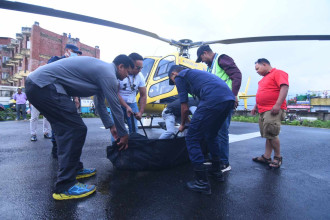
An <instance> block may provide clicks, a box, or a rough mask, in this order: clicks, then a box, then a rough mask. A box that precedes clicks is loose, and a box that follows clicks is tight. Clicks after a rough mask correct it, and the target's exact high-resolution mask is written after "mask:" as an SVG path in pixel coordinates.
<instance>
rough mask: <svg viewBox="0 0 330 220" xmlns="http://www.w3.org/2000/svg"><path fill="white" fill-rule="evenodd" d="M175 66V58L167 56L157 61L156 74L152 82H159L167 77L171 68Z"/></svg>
mask: <svg viewBox="0 0 330 220" xmlns="http://www.w3.org/2000/svg"><path fill="white" fill-rule="evenodd" d="M174 64H175V56H167V57H165V58H163V59H162V60H161V61H159V64H158V68H157V72H156V73H155V75H154V80H159V79H162V78H164V77H167V75H168V74H167V73H168V71H169V69H170V68H171V66H173V65H174Z"/></svg>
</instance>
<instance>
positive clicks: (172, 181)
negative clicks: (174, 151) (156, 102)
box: [0, 119, 330, 220]
mask: <svg viewBox="0 0 330 220" xmlns="http://www.w3.org/2000/svg"><path fill="white" fill-rule="evenodd" d="M84 121H85V122H86V124H87V126H88V136H87V139H86V143H85V146H84V149H83V154H82V161H83V162H84V165H85V167H95V168H96V169H97V174H96V176H94V177H91V178H88V179H86V180H84V181H83V182H84V183H89V184H95V185H97V192H96V193H94V194H93V195H92V196H89V197H87V198H84V199H80V200H70V201H55V200H53V198H52V196H51V195H52V190H53V184H54V181H55V179H56V170H57V161H56V160H54V159H52V157H51V156H50V151H51V142H50V140H47V139H44V138H43V137H42V131H41V127H42V121H41V120H39V127H38V131H39V133H38V141H37V142H31V141H30V135H29V122H23V121H22V122H21V121H19V122H0V173H1V178H0V185H1V191H0V219H148V220H149V219H330V209H329V208H330V205H329V204H330V164H329V158H330V130H329V129H320V128H305V127H294V126H282V132H281V135H280V139H281V146H282V155H283V165H282V167H281V168H280V169H277V170H273V169H271V170H269V169H267V168H266V167H265V166H263V165H261V164H257V163H254V162H253V161H252V160H251V158H252V157H254V156H259V155H261V154H262V153H263V149H264V143H265V140H264V139H262V138H261V137H256V135H255V134H256V133H255V132H258V126H257V124H250V123H240V122H232V125H231V129H230V134H231V144H230V163H231V166H232V170H231V171H229V172H227V173H225V179H226V180H225V182H223V183H218V182H215V181H211V186H212V195H210V196H206V195H201V194H198V193H193V192H190V191H188V190H186V189H185V187H184V186H185V182H186V181H189V180H191V178H192V177H193V173H192V170H191V167H190V164H186V165H183V166H180V167H177V168H174V169H170V170H164V171H158V172H128V171H117V170H116V169H114V168H113V167H112V164H111V162H110V161H109V160H108V159H107V158H106V146H107V145H108V144H109V142H110V136H109V131H108V130H104V129H102V128H100V127H102V123H101V121H100V120H99V119H84ZM160 132H161V130H160V129H152V130H151V131H148V133H149V135H153V136H158V135H159V134H160ZM247 134H254V135H247ZM244 135H245V136H244ZM240 137H244V138H240Z"/></svg>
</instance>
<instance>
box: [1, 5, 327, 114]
mask: <svg viewBox="0 0 330 220" xmlns="http://www.w3.org/2000/svg"><path fill="white" fill-rule="evenodd" d="M0 8H3V9H8V10H15V11H21V12H27V13H34V14H40V15H46V16H52V17H58V18H64V19H70V20H76V21H80V22H86V23H91V24H97V25H102V26H107V27H112V28H117V29H121V30H125V31H130V32H133V33H136V34H141V35H144V36H148V37H151V38H154V39H157V40H160V41H163V42H166V43H169V44H170V45H172V46H175V47H177V48H178V52H177V53H173V54H170V55H167V56H163V57H151V56H150V57H145V59H144V62H143V69H142V71H141V72H142V73H143V75H144V77H145V79H146V87H147V106H146V108H145V113H147V114H151V115H152V114H160V113H161V111H162V110H163V109H164V107H165V106H166V104H167V103H169V101H170V98H171V97H173V96H175V95H177V90H176V88H175V86H171V85H169V83H168V74H167V72H168V70H169V69H170V67H171V66H172V65H182V66H185V67H188V68H193V69H200V70H205V69H206V66H205V65H204V64H200V63H195V61H193V60H190V59H189V49H191V48H196V47H200V46H201V45H204V44H238V43H249V42H265V41H297V40H330V35H286V36H262V37H246V38H236V39H226V40H215V41H205V42H204V41H198V42H193V41H192V40H189V39H183V40H179V41H175V40H172V39H171V40H170V39H166V38H163V37H160V36H158V35H157V34H155V33H152V32H149V31H146V30H142V29H139V28H135V27H132V26H127V25H123V24H119V23H115V22H112V21H107V20H103V19H99V18H94V17H90V16H85V15H81V14H76V13H71V12H66V11H61V10H56V9H52V8H47V7H42V6H38V5H32V4H26V3H21V2H10V1H0ZM249 83H250V78H249V79H248V82H247V85H246V87H245V91H244V92H239V94H238V97H239V99H243V100H244V106H245V108H246V109H247V99H248V98H249V97H253V96H255V95H247V90H248V86H249ZM137 100H139V94H138V95H137Z"/></svg>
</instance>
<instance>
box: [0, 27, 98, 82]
mask: <svg viewBox="0 0 330 220" xmlns="http://www.w3.org/2000/svg"><path fill="white" fill-rule="evenodd" d="M66 44H74V45H76V46H77V47H78V48H79V49H80V51H81V52H82V56H91V57H95V58H98V59H99V58H100V49H99V47H98V46H95V47H91V46H88V45H86V44H83V43H81V42H80V40H79V38H71V34H69V36H68V35H67V34H66V33H63V34H62V35H59V34H56V33H54V32H51V31H49V30H46V29H43V28H41V27H40V26H39V23H38V22H35V23H34V25H33V26H32V27H22V31H21V33H17V34H16V39H13V38H7V37H0V85H5V86H24V84H25V79H26V77H27V76H28V74H29V73H30V72H32V71H34V70H35V69H37V68H38V67H39V66H42V65H45V64H47V61H48V60H49V59H50V58H51V57H52V56H62V55H63V54H64V48H65V45H66Z"/></svg>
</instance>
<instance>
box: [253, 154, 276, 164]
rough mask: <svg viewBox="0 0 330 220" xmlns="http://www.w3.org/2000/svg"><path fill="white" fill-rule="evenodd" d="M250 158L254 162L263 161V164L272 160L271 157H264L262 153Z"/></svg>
mask: <svg viewBox="0 0 330 220" xmlns="http://www.w3.org/2000/svg"><path fill="white" fill-rule="evenodd" d="M260 158H261V159H260ZM252 160H253V161H254V162H257V163H263V164H270V163H271V162H272V159H271V158H266V157H265V156H264V155H261V157H255V158H252Z"/></svg>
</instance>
